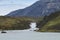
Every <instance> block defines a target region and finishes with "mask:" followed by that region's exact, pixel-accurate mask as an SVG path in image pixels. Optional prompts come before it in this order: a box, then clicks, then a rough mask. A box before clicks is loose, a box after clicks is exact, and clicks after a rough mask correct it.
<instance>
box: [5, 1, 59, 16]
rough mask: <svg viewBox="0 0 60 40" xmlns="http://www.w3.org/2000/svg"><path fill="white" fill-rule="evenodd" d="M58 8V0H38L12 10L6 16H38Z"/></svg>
mask: <svg viewBox="0 0 60 40" xmlns="http://www.w3.org/2000/svg"><path fill="white" fill-rule="evenodd" d="M58 10H60V0H39V1H37V2H36V3H34V4H33V5H31V6H29V7H27V8H24V9H18V10H15V11H12V12H10V13H9V14H8V15H6V16H13V17H19V16H29V17H40V16H45V15H49V14H51V13H52V12H55V11H58Z"/></svg>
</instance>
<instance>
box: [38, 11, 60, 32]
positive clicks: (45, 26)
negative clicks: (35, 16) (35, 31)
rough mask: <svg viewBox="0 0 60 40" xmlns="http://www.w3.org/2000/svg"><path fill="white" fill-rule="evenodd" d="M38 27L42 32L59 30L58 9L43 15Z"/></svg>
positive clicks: (59, 18)
mask: <svg viewBox="0 0 60 40" xmlns="http://www.w3.org/2000/svg"><path fill="white" fill-rule="evenodd" d="M39 28H40V30H39V31H42V32H60V11H58V12H55V13H52V14H51V15H49V16H45V17H44V19H43V20H42V21H41V22H40V25H39Z"/></svg>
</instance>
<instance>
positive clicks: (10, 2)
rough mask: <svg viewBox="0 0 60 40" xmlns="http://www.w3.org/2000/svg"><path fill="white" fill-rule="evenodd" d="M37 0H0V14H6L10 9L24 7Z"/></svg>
mask: <svg viewBox="0 0 60 40" xmlns="http://www.w3.org/2000/svg"><path fill="white" fill-rule="evenodd" d="M36 1H38V0H0V16H4V15H7V14H8V13H10V12H11V11H14V10H18V9H23V8H26V7H28V6H30V5H32V4H33V3H35V2H36Z"/></svg>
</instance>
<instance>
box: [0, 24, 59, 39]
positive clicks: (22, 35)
mask: <svg viewBox="0 0 60 40" xmlns="http://www.w3.org/2000/svg"><path fill="white" fill-rule="evenodd" d="M32 24H34V23H32ZM32 24H31V25H30V26H33V25H32ZM35 26H36V25H35ZM35 26H34V27H35ZM30 29H31V28H30ZM30 29H27V30H9V31H6V32H7V33H1V31H0V40H60V33H54V32H36V31H31V30H30ZM32 29H34V28H33V27H32ZM34 30H35V29H34Z"/></svg>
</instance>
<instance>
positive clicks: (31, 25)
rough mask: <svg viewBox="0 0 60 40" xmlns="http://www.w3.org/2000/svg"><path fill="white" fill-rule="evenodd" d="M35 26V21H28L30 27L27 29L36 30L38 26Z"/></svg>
mask: <svg viewBox="0 0 60 40" xmlns="http://www.w3.org/2000/svg"><path fill="white" fill-rule="evenodd" d="M36 26H37V24H36V22H31V23H30V27H31V28H30V29H29V30H30V31H34V30H38V28H36Z"/></svg>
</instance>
